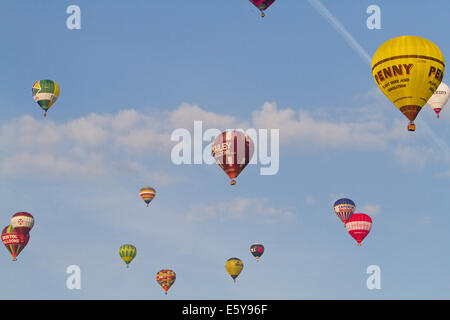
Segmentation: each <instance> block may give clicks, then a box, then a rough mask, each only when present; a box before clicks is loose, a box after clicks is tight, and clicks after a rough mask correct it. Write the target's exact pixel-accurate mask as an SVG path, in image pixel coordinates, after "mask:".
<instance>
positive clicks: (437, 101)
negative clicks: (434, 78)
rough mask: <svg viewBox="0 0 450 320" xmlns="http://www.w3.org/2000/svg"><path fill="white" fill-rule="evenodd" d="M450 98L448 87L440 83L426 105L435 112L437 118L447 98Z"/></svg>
mask: <svg viewBox="0 0 450 320" xmlns="http://www.w3.org/2000/svg"><path fill="white" fill-rule="evenodd" d="M449 97H450V89H449V87H448V86H447V85H446V84H445V83H443V82H441V84H440V85H439V87H438V88H437V89H436V91H435V92H434V93H433V95H432V96H431V98H430V99H429V100H428V105H429V106H430V107H431V108H432V109H433V110H434V112H436V117H437V118H439V113H440V112H441V110H442V108H444V106H445V105H446V104H447V102H448V98H449Z"/></svg>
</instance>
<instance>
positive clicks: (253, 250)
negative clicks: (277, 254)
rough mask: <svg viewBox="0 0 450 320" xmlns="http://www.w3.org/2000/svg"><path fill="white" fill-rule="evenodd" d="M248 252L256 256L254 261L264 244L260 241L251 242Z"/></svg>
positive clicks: (259, 255) (262, 251)
mask: <svg viewBox="0 0 450 320" xmlns="http://www.w3.org/2000/svg"><path fill="white" fill-rule="evenodd" d="M250 252H251V253H252V255H253V256H254V257H255V258H256V261H259V258H260V257H261V256H262V254H263V253H264V246H263V245H262V244H260V243H256V244H252V245H251V246H250Z"/></svg>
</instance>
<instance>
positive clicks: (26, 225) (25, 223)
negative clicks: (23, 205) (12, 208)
mask: <svg viewBox="0 0 450 320" xmlns="http://www.w3.org/2000/svg"><path fill="white" fill-rule="evenodd" d="M11 226H12V227H13V228H14V231H15V232H16V233H17V234H19V235H21V236H22V235H26V234H28V233H29V232H30V231H31V229H32V228H33V226H34V218H33V216H32V215H31V214H29V213H28V212H17V213H16V214H14V215H13V216H12V218H11Z"/></svg>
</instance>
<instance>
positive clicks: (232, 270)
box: [225, 258, 244, 282]
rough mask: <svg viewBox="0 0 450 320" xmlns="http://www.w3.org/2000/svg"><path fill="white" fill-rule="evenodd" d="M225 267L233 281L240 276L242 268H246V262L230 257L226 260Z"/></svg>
mask: <svg viewBox="0 0 450 320" xmlns="http://www.w3.org/2000/svg"><path fill="white" fill-rule="evenodd" d="M225 269H226V270H227V272H228V274H229V275H230V276H231V278H233V281H234V282H236V278H237V277H238V276H239V274H240V273H241V271H242V269H244V263H243V262H242V260H241V259H238V258H230V259H228V260H227V262H225Z"/></svg>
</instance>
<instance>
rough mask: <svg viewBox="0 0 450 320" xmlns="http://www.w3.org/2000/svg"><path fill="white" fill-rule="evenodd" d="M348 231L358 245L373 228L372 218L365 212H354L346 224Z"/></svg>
mask: <svg viewBox="0 0 450 320" xmlns="http://www.w3.org/2000/svg"><path fill="white" fill-rule="evenodd" d="M345 228H346V229H347V231H348V233H349V234H350V235H351V236H352V237H353V239H355V240H356V242H357V243H358V246H361V242H362V241H363V240H364V238H365V237H367V235H368V234H369V232H370V229H372V219H371V218H370V217H369V216H368V215H367V214H364V213H354V214H353V215H352V217H351V218H350V219H349V220H348V222H347V223H346V224H345Z"/></svg>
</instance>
